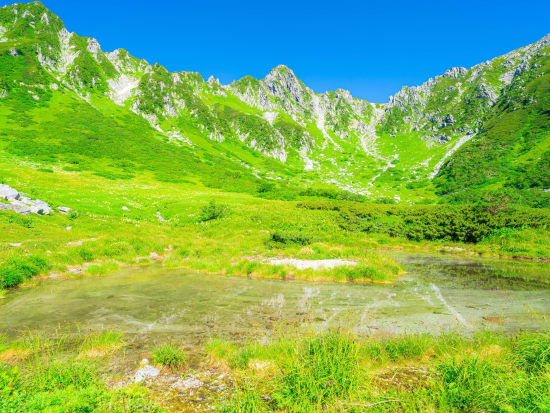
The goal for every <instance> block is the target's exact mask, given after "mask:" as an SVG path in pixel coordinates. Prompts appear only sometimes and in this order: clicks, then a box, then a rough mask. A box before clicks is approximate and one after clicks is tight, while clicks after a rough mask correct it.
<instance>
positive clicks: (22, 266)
mask: <svg viewBox="0 0 550 413" xmlns="http://www.w3.org/2000/svg"><path fill="white" fill-rule="evenodd" d="M48 268H49V265H48V262H47V261H46V260H45V259H44V258H42V257H38V256H34V255H29V256H21V257H11V258H9V259H8V260H7V261H6V263H5V264H3V265H1V266H0V287H2V288H10V287H15V286H17V285H18V284H21V283H22V282H23V281H25V280H26V279H28V278H30V277H33V276H35V275H38V274H40V273H42V272H44V271H46V270H47V269H48Z"/></svg>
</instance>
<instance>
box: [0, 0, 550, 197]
mask: <svg viewBox="0 0 550 413" xmlns="http://www.w3.org/2000/svg"><path fill="white" fill-rule="evenodd" d="M549 51H550V36H546V37H544V38H543V39H541V40H539V41H538V42H536V43H533V44H532V45H529V46H526V47H523V48H521V49H518V50H515V51H513V52H511V53H508V54H506V55H504V56H500V57H497V58H495V59H493V60H490V61H487V62H484V63H481V64H478V65H476V66H474V67H472V68H470V69H466V68H461V67H458V68H452V69H450V70H448V71H446V72H445V73H444V74H442V75H441V76H436V77H435V78H433V79H429V80H428V81H427V82H425V83H424V84H422V85H420V86H416V87H404V88H403V89H401V90H400V91H399V92H398V93H396V94H395V96H393V97H391V99H390V101H389V102H388V103H386V104H378V103H370V102H366V101H364V100H361V99H358V98H354V97H353V96H351V94H350V93H349V92H348V91H346V90H341V89H339V90H337V91H334V92H325V93H321V94H318V93H315V92H314V91H313V90H311V89H310V88H309V87H307V86H306V85H305V84H304V83H303V82H302V81H301V80H300V79H298V78H297V77H296V75H295V74H294V72H293V71H292V70H291V69H290V68H288V67H286V66H282V65H281V66H277V67H276V68H274V69H273V70H271V72H270V73H269V74H268V75H267V76H266V77H265V78H264V79H255V78H253V77H250V76H247V77H244V78H242V79H240V80H238V81H235V82H233V83H231V84H228V85H222V84H221V83H220V82H219V81H218V80H217V79H214V78H210V79H208V80H207V81H205V80H204V79H203V78H202V77H201V75H200V74H198V73H192V72H174V73H171V72H169V71H168V70H166V68H164V67H163V66H161V65H160V64H154V65H152V64H149V63H148V62H146V61H145V60H142V59H138V58H135V57H133V56H131V55H130V54H129V53H128V52H127V51H125V50H124V49H117V50H115V51H112V52H105V51H103V50H102V49H101V47H100V45H99V43H98V42H97V41H96V40H95V39H92V38H87V37H81V36H78V35H77V34H75V33H69V32H68V31H67V30H66V28H65V26H64V24H63V22H62V21H61V20H60V19H59V18H58V17H57V16H55V15H54V14H53V13H51V12H50V11H49V10H48V9H46V8H45V7H44V6H43V5H42V4H41V3H40V2H31V3H27V4H14V5H10V6H5V7H3V8H2V9H0V124H1V125H2V131H0V144H1V148H2V150H4V151H6V152H7V153H9V154H11V155H15V156H17V157H21V158H24V159H26V160H29V161H33V162H36V163H37V164H40V165H39V166H41V167H47V165H51V164H63V165H65V168H73V169H75V170H92V171H95V173H97V174H99V175H102V176H107V177H110V178H112V179H124V178H125V177H128V176H132V174H133V173H134V171H136V170H146V171H150V172H151V173H153V174H154V175H155V176H157V177H158V179H163V180H171V181H178V180H182V179H187V180H200V181H202V182H203V183H206V184H207V185H213V186H219V187H223V188H225V189H232V188H235V187H238V188H239V190H254V188H256V187H257V186H258V185H261V182H273V183H281V185H283V183H289V185H291V186H296V187H304V188H305V187H308V186H312V185H321V184H323V185H328V186H337V187H339V188H341V189H345V190H347V191H352V192H356V193H358V194H363V195H367V196H370V197H373V198H380V197H385V198H394V199H397V200H407V201H411V202H420V201H422V200H424V201H423V202H434V201H437V200H439V199H443V200H445V201H452V202H464V201H466V202H471V201H473V200H475V199H477V198H479V196H481V195H480V194H482V193H485V192H487V191H489V192H499V191H500V192H502V191H504V192H505V193H507V194H509V196H511V197H514V198H517V199H521V200H522V202H525V203H529V204H533V205H548V204H549V203H550V201H549V198H550V194H549V193H548V191H547V190H548V189H549V188H550V182H549V178H548V177H549V176H550V174H549V173H548V169H549V164H550V139H549V125H550V121H549V120H550V119H549V110H550V109H549V108H550V102H549V99H550V98H549V96H550V93H549V84H550V79H549V74H548V68H549V65H550V63H549ZM436 194H438V195H439V197H438V196H437V195H436Z"/></svg>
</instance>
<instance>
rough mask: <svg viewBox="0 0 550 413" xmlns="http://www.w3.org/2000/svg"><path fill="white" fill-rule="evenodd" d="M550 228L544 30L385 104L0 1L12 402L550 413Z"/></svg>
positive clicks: (3, 329)
mask: <svg viewBox="0 0 550 413" xmlns="http://www.w3.org/2000/svg"><path fill="white" fill-rule="evenodd" d="M128 3H129V2H128ZM75 7H76V6H75ZM82 18H83V19H84V18H85V16H82ZM144 30H149V29H144ZM151 30H154V28H151ZM172 41H175V40H174V39H167V40H166V42H167V43H169V42H172ZM121 46H122V45H121ZM251 53H253V52H251ZM220 67H223V62H222V61H220ZM406 70H407V68H406V65H404V66H403V71H406ZM297 72H298V71H297ZM549 230H550V35H546V36H545V37H543V38H541V39H540V40H538V41H536V42H534V43H532V44H529V45H526V46H524V47H521V48H519V49H517V50H513V51H511V52H509V53H507V54H504V55H502V56H498V57H495V58H493V59H491V60H488V61H485V62H482V63H479V64H477V65H475V66H473V67H471V68H464V67H453V68H450V69H448V70H447V71H445V72H444V73H442V74H441V75H439V76H435V77H433V78H430V79H429V80H428V81H426V82H425V83H423V84H421V85H419V86H413V87H406V86H405V87H403V88H402V89H401V90H399V91H398V92H397V93H395V94H394V95H393V96H392V97H391V98H390V99H389V101H388V102H387V103H371V102H368V101H366V100H363V99H360V98H356V97H353V96H352V94H351V93H350V92H349V91H347V90H344V89H337V90H335V91H327V92H324V93H316V92H314V90H313V89H312V88H310V87H308V86H307V85H306V84H305V83H304V82H303V81H302V80H300V79H299V78H298V77H297V76H296V75H295V73H294V72H293V70H292V69H291V68H289V67H287V66H284V65H279V66H276V67H274V68H273V69H272V70H271V71H270V72H269V73H267V75H266V76H265V77H264V78H263V79H256V78H254V77H252V76H245V77H243V78H241V79H239V80H236V81H233V82H231V83H228V84H222V82H220V81H219V80H218V79H216V78H214V77H210V78H209V79H208V80H205V79H204V78H203V77H202V75H201V74H199V73H195V72H187V71H181V72H170V71H168V70H167V69H166V68H165V67H164V66H162V65H161V64H159V63H156V64H150V63H148V62H147V61H146V60H143V59H139V58H136V57H134V56H132V55H131V54H130V53H129V52H128V51H126V50H125V49H116V50H114V51H109V52H107V51H104V50H103V49H102V48H101V46H100V44H99V43H98V41H97V40H96V39H94V38H90V37H82V36H79V35H78V34H77V33H71V32H69V31H68V30H67V29H66V27H65V24H64V23H63V21H62V20H61V19H60V18H59V17H58V16H57V15H56V14H54V13H52V12H51V11H50V10H49V9H48V8H46V6H44V5H43V4H42V3H41V2H38V1H35V2H30V3H17V4H12V5H7V6H4V7H2V8H0V412H10V413H11V412H41V411H43V412H50V413H54V412H121V413H122V412H124V413H126V412H163V411H167V412H203V411H222V412H289V413H290V412H364V411H369V412H370V411H373V412H525V413H527V412H549V411H550V232H549Z"/></svg>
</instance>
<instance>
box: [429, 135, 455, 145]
mask: <svg viewBox="0 0 550 413" xmlns="http://www.w3.org/2000/svg"><path fill="white" fill-rule="evenodd" d="M432 139H435V140H436V141H438V142H439V143H447V142H449V141H450V140H451V138H450V137H448V136H447V135H443V134H439V135H435V136H432Z"/></svg>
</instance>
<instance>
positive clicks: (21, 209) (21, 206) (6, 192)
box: [0, 184, 52, 215]
mask: <svg viewBox="0 0 550 413" xmlns="http://www.w3.org/2000/svg"><path fill="white" fill-rule="evenodd" d="M0 199H1V200H3V201H4V202H0V210H4V211H14V212H16V213H18V214H22V215H29V214H31V213H34V214H39V215H49V214H50V213H51V212H52V209H51V208H50V206H49V205H48V204H47V203H46V202H44V201H41V200H40V199H31V198H28V197H26V196H23V195H21V194H20V193H19V192H18V191H17V190H15V189H13V188H12V187H11V186H9V185H4V184H0ZM6 202H7V203H6Z"/></svg>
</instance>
